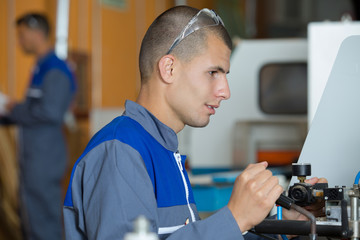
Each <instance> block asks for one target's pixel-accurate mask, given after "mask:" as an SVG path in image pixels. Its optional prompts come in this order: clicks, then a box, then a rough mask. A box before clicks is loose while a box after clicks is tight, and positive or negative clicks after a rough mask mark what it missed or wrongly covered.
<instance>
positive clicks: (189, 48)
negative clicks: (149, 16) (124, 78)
mask: <svg viewBox="0 0 360 240" xmlns="http://www.w3.org/2000/svg"><path fill="white" fill-rule="evenodd" d="M198 12H199V9H196V8H192V7H189V6H177V7H173V8H171V9H169V10H167V11H165V12H164V13H162V14H161V15H160V16H159V17H157V18H156V19H155V20H154V22H153V23H152V24H151V26H150V27H149V29H148V30H147V32H146V34H145V36H144V39H143V41H142V43H141V49H140V56H139V68H140V75H141V82H142V83H145V82H146V81H147V80H148V79H149V78H150V76H151V74H152V73H153V71H154V69H155V66H156V65H157V64H158V62H159V60H160V58H161V57H162V56H164V55H165V54H166V53H167V51H168V50H169V48H170V46H171V44H172V43H173V42H174V40H175V38H176V37H177V36H178V35H179V34H180V32H181V31H182V30H183V28H184V27H185V26H186V25H187V24H188V22H189V21H190V19H191V18H192V17H193V16H195V15H196V14H197V13H198ZM208 35H215V36H217V37H218V38H219V39H221V40H222V41H223V42H224V43H225V44H226V45H227V46H228V47H229V49H230V50H232V41H231V38H230V36H229V34H228V32H227V31H226V29H225V27H224V26H222V25H217V26H209V27H203V28H201V29H199V30H197V31H195V32H193V33H191V34H190V35H189V36H187V37H185V38H184V39H183V40H182V41H181V42H180V43H179V44H178V45H177V46H176V47H175V48H174V49H173V50H172V51H171V54H172V55H174V56H176V57H177V58H178V59H180V60H182V61H189V60H191V59H192V58H193V57H195V56H196V55H198V54H199V53H200V52H201V51H202V50H204V49H205V47H206V43H207V36H208Z"/></svg>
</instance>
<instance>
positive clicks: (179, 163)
mask: <svg viewBox="0 0 360 240" xmlns="http://www.w3.org/2000/svg"><path fill="white" fill-rule="evenodd" d="M174 157H175V159H176V163H177V165H178V167H179V170H180V173H181V177H182V180H183V183H184V187H185V194H186V202H187V206H188V208H189V211H190V215H191V220H192V222H195V221H196V220H195V215H194V211H193V210H192V208H191V206H190V203H189V187H188V185H187V182H186V180H185V175H184V172H183V166H182V164H181V155H180V153H179V152H175V153H174Z"/></svg>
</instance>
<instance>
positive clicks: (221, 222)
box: [64, 140, 243, 240]
mask: <svg viewBox="0 0 360 240" xmlns="http://www.w3.org/2000/svg"><path fill="white" fill-rule="evenodd" d="M71 187H72V192H73V195H72V199H73V205H74V207H73V208H70V207H65V208H64V219H65V232H66V239H74V240H75V239H89V240H91V239H102V240H104V239H123V237H124V235H125V234H126V233H127V232H131V231H133V221H134V220H135V219H136V218H137V217H138V216H139V215H144V216H145V217H146V218H147V219H148V220H149V221H150V223H151V224H150V225H151V231H153V232H156V233H157V232H158V213H157V202H156V199H155V195H154V192H153V191H154V190H153V186H152V183H151V180H150V178H149V176H148V173H147V171H146V168H145V165H144V163H143V161H142V158H141V156H140V154H139V153H138V152H137V151H135V150H134V149H133V148H131V147H130V146H128V145H126V144H123V143H121V142H119V141H117V140H113V141H109V142H105V143H102V144H101V145H99V146H97V147H96V148H94V149H93V150H92V151H91V152H89V153H88V154H87V155H86V156H85V157H84V158H83V159H82V161H81V162H80V163H79V164H78V166H77V168H76V170H75V173H74V177H73V182H72V186H71ZM85 236H86V237H85ZM235 238H236V239H243V238H242V234H241V231H240V229H239V227H238V225H237V223H236V221H235V219H234V218H233V216H232V214H231V212H230V210H229V209H228V208H227V207H225V208H223V209H221V210H220V211H218V212H217V213H216V214H214V215H213V216H211V217H209V218H207V219H205V220H202V221H198V222H195V223H191V224H189V225H187V226H185V227H183V228H181V229H179V230H178V231H176V232H174V233H173V234H171V235H170V236H168V238H167V239H169V240H177V239H179V240H180V239H181V240H183V239H200V240H201V239H225V240H226V239H235Z"/></svg>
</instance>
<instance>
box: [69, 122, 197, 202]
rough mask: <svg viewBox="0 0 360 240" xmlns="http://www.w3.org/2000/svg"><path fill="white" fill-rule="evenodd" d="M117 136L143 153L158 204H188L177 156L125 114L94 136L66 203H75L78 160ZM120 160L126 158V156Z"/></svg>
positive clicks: (191, 199) (191, 196) (190, 192)
mask: <svg viewBox="0 0 360 240" xmlns="http://www.w3.org/2000/svg"><path fill="white" fill-rule="evenodd" d="M115 139H116V140H119V141H121V142H123V143H125V144H128V145H130V146H131V147H133V148H134V149H135V150H137V151H138V152H139V154H140V155H141V157H142V159H143V161H144V164H145V166H146V169H147V172H148V174H149V177H150V179H151V181H152V184H153V187H154V193H155V197H156V200H157V204H158V207H170V206H176V205H186V204H187V202H186V195H185V189H184V184H183V182H182V176H181V173H180V170H179V169H178V166H177V163H176V160H175V158H174V155H173V154H174V153H173V152H171V151H169V150H167V149H165V148H164V147H163V146H162V145H161V144H160V143H159V142H157V141H156V140H155V138H153V137H152V136H151V135H150V134H149V133H148V132H147V131H146V130H145V129H144V128H143V127H142V126H141V125H140V124H139V123H138V122H136V121H135V120H133V119H131V118H129V117H126V116H121V117H118V118H115V119H114V120H113V121H112V122H110V123H109V124H108V125H107V126H105V127H104V128H103V129H102V130H101V131H99V132H98V133H97V134H96V135H95V136H94V137H93V138H92V139H91V141H90V142H89V144H88V146H87V147H86V149H85V151H84V153H83V154H82V155H81V156H80V158H79V159H78V161H77V162H76V163H75V166H74V168H73V172H72V174H71V179H70V184H69V187H68V191H67V194H66V197H65V202H64V205H65V206H73V204H72V200H71V199H72V194H71V183H72V179H73V174H74V169H75V168H76V166H77V164H78V162H79V161H80V160H81V159H82V158H83V157H84V156H85V155H86V154H87V153H88V152H89V151H90V150H91V149H93V148H95V147H96V146H98V145H99V144H101V143H103V142H105V141H108V140H115ZM119 160H122V161H124V160H125V159H119ZM182 160H183V161H182V165H183V169H185V167H184V162H185V158H184V157H183V159H182ZM184 174H185V178H186V181H187V184H188V186H189V202H190V203H195V201H194V198H193V194H192V190H191V187H190V182H189V180H188V177H187V174H186V171H184ZM174 176H177V177H174Z"/></svg>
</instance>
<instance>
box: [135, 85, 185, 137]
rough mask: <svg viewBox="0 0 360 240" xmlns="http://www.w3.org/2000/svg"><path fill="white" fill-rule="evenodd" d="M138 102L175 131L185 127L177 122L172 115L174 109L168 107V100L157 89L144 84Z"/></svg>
mask: <svg viewBox="0 0 360 240" xmlns="http://www.w3.org/2000/svg"><path fill="white" fill-rule="evenodd" d="M136 102H137V103H138V104H140V105H141V106H143V107H144V108H146V109H147V110H148V111H149V112H151V113H152V114H153V115H154V116H155V117H156V118H157V119H159V120H160V121H161V122H162V123H164V124H165V125H166V126H168V127H170V128H171V129H172V130H174V132H176V133H178V132H180V131H181V130H182V129H183V128H184V125H183V124H181V123H179V122H177V121H176V119H175V118H174V117H172V116H171V112H172V111H171V110H170V109H169V108H168V107H167V104H166V101H165V100H164V99H163V97H162V95H161V94H160V93H159V92H157V91H156V89H151V88H150V87H149V86H146V87H144V86H142V87H141V90H140V93H139V96H138V99H137V100H136Z"/></svg>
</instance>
